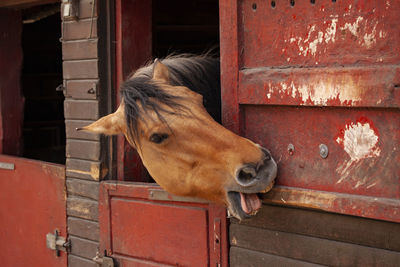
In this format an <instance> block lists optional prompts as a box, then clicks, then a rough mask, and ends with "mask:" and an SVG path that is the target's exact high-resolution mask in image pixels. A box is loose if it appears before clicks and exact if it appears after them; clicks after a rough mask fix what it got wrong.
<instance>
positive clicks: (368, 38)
mask: <svg viewBox="0 0 400 267" xmlns="http://www.w3.org/2000/svg"><path fill="white" fill-rule="evenodd" d="M377 25H378V22H376V23H375V26H374V28H373V29H372V32H371V33H366V34H365V35H364V44H365V46H366V47H367V48H371V46H372V45H373V44H376V38H375V35H376V26H377Z"/></svg>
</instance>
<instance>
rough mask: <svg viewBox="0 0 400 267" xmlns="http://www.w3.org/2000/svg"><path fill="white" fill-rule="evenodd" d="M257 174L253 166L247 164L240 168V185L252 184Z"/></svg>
mask: <svg viewBox="0 0 400 267" xmlns="http://www.w3.org/2000/svg"><path fill="white" fill-rule="evenodd" d="M256 176H257V172H256V169H255V168H254V167H252V166H245V167H243V168H242V169H240V171H239V173H238V175H237V181H238V183H239V184H240V185H242V186H246V185H248V184H250V183H251V182H252V181H254V179H255V178H256Z"/></svg>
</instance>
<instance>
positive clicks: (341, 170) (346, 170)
mask: <svg viewBox="0 0 400 267" xmlns="http://www.w3.org/2000/svg"><path fill="white" fill-rule="evenodd" d="M378 140H379V137H378V136H377V134H376V133H375V131H374V130H373V129H372V128H371V125H370V124H369V123H364V124H363V123H360V122H358V123H356V124H355V123H351V124H349V125H347V126H346V128H345V131H344V135H343V137H338V138H337V139H336V142H337V143H338V144H341V145H343V147H344V150H345V151H346V153H347V154H348V155H349V156H350V160H347V161H345V162H344V163H343V164H341V165H339V166H338V168H337V169H336V172H337V173H338V174H339V175H340V176H341V178H340V179H339V181H337V183H341V182H343V181H344V180H345V179H346V178H347V177H348V176H349V175H350V171H351V169H353V168H355V167H356V166H357V165H358V163H360V162H361V160H363V159H366V158H377V157H379V155H380V153H381V150H380V148H379V147H378ZM367 178H368V177H365V178H364V179H361V180H359V181H357V183H356V185H355V186H354V187H355V188H358V187H359V186H361V185H364V184H367V183H368V179H367ZM372 186H373V185H372Z"/></svg>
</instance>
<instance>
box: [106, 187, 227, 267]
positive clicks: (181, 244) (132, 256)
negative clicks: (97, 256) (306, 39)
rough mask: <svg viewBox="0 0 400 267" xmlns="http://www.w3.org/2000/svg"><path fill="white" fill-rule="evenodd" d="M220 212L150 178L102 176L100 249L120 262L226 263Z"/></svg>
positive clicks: (223, 225) (179, 264) (221, 214)
mask: <svg viewBox="0 0 400 267" xmlns="http://www.w3.org/2000/svg"><path fill="white" fill-rule="evenodd" d="M225 216H226V214H225V209H222V208H221V207H217V206H215V205H213V204H209V203H205V202H193V199H190V198H180V197H175V196H172V195H169V194H168V193H166V192H165V191H163V190H162V189H161V188H160V187H159V186H157V185H155V184H138V183H127V182H103V183H102V184H101V189H100V231H101V241H100V249H101V251H106V252H107V255H108V256H112V257H113V258H114V259H116V261H118V263H119V264H120V265H121V266H215V265H216V264H217V263H219V264H222V265H221V266H226V264H227V259H226V255H227V254H226V251H227V239H226V238H227V237H226V219H225Z"/></svg>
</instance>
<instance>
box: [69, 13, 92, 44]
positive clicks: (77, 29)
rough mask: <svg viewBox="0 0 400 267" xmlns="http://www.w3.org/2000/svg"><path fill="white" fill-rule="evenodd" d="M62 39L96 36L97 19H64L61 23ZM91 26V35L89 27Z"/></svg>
mask: <svg viewBox="0 0 400 267" xmlns="http://www.w3.org/2000/svg"><path fill="white" fill-rule="evenodd" d="M63 27H64V29H63V41H70V40H79V39H92V38H97V19H96V18H94V19H93V22H92V20H91V19H85V20H79V21H65V22H64V23H63ZM91 28H92V35H90V29H91Z"/></svg>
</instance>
